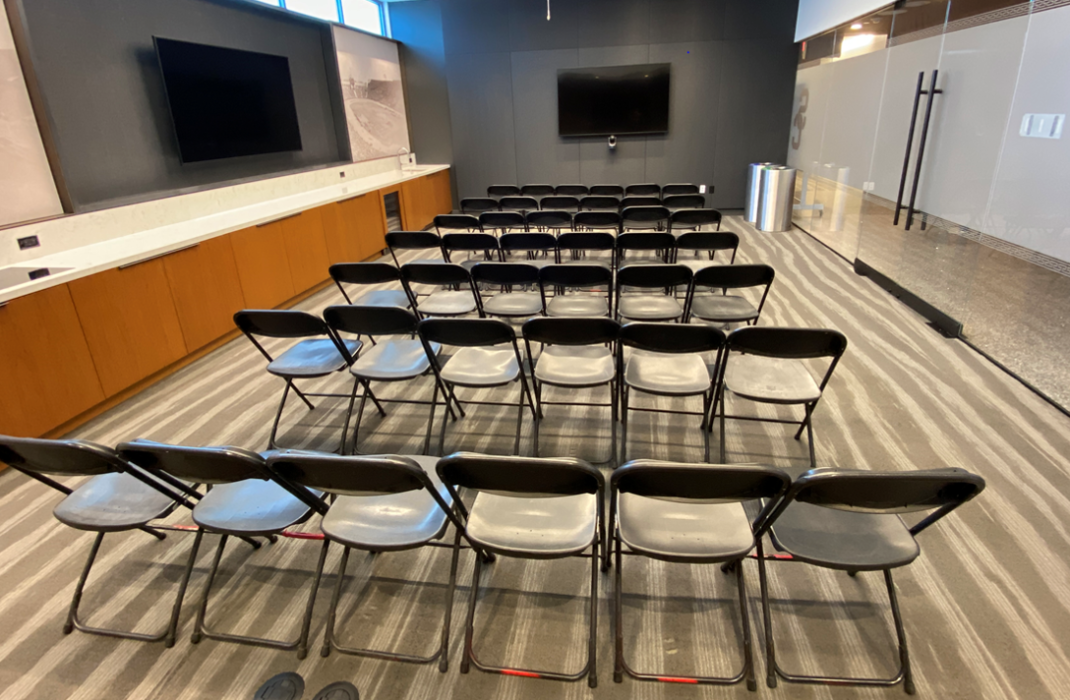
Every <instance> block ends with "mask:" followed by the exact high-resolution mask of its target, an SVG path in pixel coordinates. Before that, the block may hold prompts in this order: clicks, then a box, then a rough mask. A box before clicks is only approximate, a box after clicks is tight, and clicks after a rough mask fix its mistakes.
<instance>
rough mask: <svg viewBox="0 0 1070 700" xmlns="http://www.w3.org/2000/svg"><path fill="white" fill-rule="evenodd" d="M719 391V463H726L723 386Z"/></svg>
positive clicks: (725, 409) (725, 408) (725, 410)
mask: <svg viewBox="0 0 1070 700" xmlns="http://www.w3.org/2000/svg"><path fill="white" fill-rule="evenodd" d="M720 393H721V400H720V401H719V403H720V404H721V462H720V463H721V464H727V462H726V461H725V459H726V457H725V455H726V452H727V450H726V448H725V430H724V422H725V414H726V413H728V406H727V405H726V404H725V400H724V387H723V386H722V387H721V392H720Z"/></svg>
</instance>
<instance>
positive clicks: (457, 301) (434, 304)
mask: <svg viewBox="0 0 1070 700" xmlns="http://www.w3.org/2000/svg"><path fill="white" fill-rule="evenodd" d="M417 305H418V306H419V310H420V313H421V314H429V315H431V316H463V315H464V314H470V313H472V312H473V311H475V310H476V298H475V297H474V296H472V292H470V291H468V290H467V289H466V290H463V291H456V290H452V289H440V290H439V291H437V292H433V293H432V294H431V295H430V296H427V297H424V298H423V299H420V300H417Z"/></svg>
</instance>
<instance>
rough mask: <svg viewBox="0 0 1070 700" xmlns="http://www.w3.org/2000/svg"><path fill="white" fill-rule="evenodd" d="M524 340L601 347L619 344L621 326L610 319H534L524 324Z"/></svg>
mask: <svg viewBox="0 0 1070 700" xmlns="http://www.w3.org/2000/svg"><path fill="white" fill-rule="evenodd" d="M523 333H524V339H525V340H527V341H528V342H532V343H546V344H549V345H601V344H603V343H615V342H617V336H618V335H620V324H619V323H617V322H616V321H614V320H613V319H610V318H577V317H573V318H569V317H561V318H533V319H530V320H528V321H526V322H525V323H524V327H523Z"/></svg>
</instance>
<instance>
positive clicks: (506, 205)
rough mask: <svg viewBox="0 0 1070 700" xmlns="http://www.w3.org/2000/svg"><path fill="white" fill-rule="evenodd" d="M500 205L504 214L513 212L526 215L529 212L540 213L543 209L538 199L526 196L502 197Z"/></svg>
mask: <svg viewBox="0 0 1070 700" xmlns="http://www.w3.org/2000/svg"><path fill="white" fill-rule="evenodd" d="M498 205H499V206H500V207H501V210H502V211H503V212H506V211H513V212H517V213H525V214H526V213H527V212H529V211H538V210H539V209H540V208H541V206H540V204H539V200H538V199H536V198H535V197H532V196H531V195H526V194H522V195H510V196H507V197H502V198H501V199H499V200H498ZM521 205H523V206H521ZM530 205H534V206H530Z"/></svg>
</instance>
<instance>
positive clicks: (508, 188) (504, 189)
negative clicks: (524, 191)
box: [487, 185, 520, 199]
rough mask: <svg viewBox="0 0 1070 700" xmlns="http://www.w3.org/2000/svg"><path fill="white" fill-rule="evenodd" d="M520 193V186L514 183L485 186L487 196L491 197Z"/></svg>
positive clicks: (496, 197)
mask: <svg viewBox="0 0 1070 700" xmlns="http://www.w3.org/2000/svg"><path fill="white" fill-rule="evenodd" d="M519 194H520V188H519V187H517V186H516V185H490V186H489V187H487V196H488V197H491V198H493V199H498V198H499V197H515V196H518V195H519Z"/></svg>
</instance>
